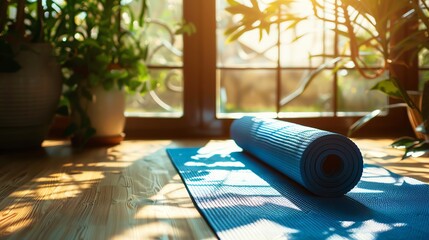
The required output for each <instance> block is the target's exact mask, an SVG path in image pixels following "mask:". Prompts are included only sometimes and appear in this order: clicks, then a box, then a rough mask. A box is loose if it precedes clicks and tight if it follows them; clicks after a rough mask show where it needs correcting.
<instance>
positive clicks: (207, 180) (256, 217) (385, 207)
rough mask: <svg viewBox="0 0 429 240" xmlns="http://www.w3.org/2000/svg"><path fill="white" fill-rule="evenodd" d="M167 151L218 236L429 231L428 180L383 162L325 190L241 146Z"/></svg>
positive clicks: (395, 235) (424, 234)
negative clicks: (339, 190) (331, 192)
mask: <svg viewBox="0 0 429 240" xmlns="http://www.w3.org/2000/svg"><path fill="white" fill-rule="evenodd" d="M167 151H168V153H169V155H170V158H171V159H172V160H173V163H174V164H175V166H176V168H177V169H178V171H179V173H180V175H181V177H182V179H183V181H184V183H185V185H186V187H187V189H188V191H189V193H190V195H191V196H192V198H193V200H194V202H195V204H196V206H197V208H198V209H199V211H200V212H201V213H202V214H203V216H204V217H205V218H206V220H207V222H208V223H209V224H210V226H211V227H212V228H213V230H214V232H215V233H216V234H217V235H218V237H219V238H220V239H233V240H236V239H249V240H250V239H255V240H261V239H429V229H428V226H429V201H428V199H429V185H427V184H424V183H422V182H419V181H417V180H414V179H410V178H405V177H401V176H398V175H395V174H393V173H391V172H389V171H387V170H386V169H384V168H381V167H377V166H365V168H364V172H363V175H362V178H361V180H360V182H359V183H358V185H357V186H356V187H355V188H354V189H352V190H351V191H350V192H348V193H347V194H346V195H344V196H343V197H338V198H326V197H318V196H316V195H314V194H312V193H310V192H309V191H307V190H306V189H305V188H303V187H302V186H301V185H299V184H297V183H296V182H294V181H292V180H291V179H289V178H286V177H285V176H284V175H283V174H282V173H280V172H278V171H276V170H274V169H273V168H271V167H270V166H268V165H266V164H263V163H261V161H259V160H257V159H255V158H254V157H252V156H250V155H247V154H245V153H243V152H242V151H241V149H239V148H238V147H236V148H234V147H229V148H227V147H226V146H225V148H218V149H210V148H200V149H197V148H179V149H168V150H167Z"/></svg>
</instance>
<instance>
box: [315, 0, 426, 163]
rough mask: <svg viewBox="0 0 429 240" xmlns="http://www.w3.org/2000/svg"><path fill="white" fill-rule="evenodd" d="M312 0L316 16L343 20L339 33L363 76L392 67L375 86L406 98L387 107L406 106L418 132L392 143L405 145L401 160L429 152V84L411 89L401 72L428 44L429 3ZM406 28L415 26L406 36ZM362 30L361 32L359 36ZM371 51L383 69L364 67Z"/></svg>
mask: <svg viewBox="0 0 429 240" xmlns="http://www.w3.org/2000/svg"><path fill="white" fill-rule="evenodd" d="M311 1H312V4H313V7H314V8H313V9H314V13H315V16H317V17H318V18H319V19H322V20H324V21H332V20H330V19H329V18H327V17H325V16H328V15H329V14H331V15H332V14H337V15H339V16H340V17H341V18H342V19H343V21H338V22H336V24H337V25H336V28H335V31H338V32H339V33H340V34H341V35H342V36H344V37H346V38H347V40H348V42H349V44H348V46H349V49H348V50H349V53H350V54H349V55H348V56H347V57H348V59H350V60H351V61H352V62H353V64H354V66H355V69H357V70H358V72H359V73H360V74H361V75H362V76H363V77H364V78H367V79H375V78H377V77H380V76H382V74H384V72H386V71H389V73H390V77H389V78H387V79H385V80H382V81H380V82H378V83H377V84H376V85H375V86H373V87H372V90H378V91H381V92H383V93H385V94H387V95H388V96H389V97H392V98H396V99H400V100H401V101H402V102H403V104H401V103H399V104H392V105H389V106H386V107H385V109H388V108H394V107H401V106H406V107H407V108H408V115H409V117H410V121H411V123H412V127H413V128H414V129H415V130H416V136H417V138H414V137H405V138H400V139H398V140H397V141H395V142H394V143H393V144H392V146H393V147H399V148H405V149H406V151H405V154H404V156H403V158H407V157H410V156H413V155H414V156H417V155H421V154H424V153H425V152H429V142H428V141H429V138H428V133H429V82H428V81H426V83H425V84H424V86H423V87H422V89H421V91H420V92H416V91H407V89H406V88H405V86H404V82H403V81H404V79H402V81H401V80H400V78H401V77H400V72H399V71H397V69H402V71H404V69H406V68H410V67H412V65H413V64H415V61H414V59H415V58H416V56H417V55H418V54H419V52H420V51H421V50H422V49H427V48H428V47H429V15H428V11H429V8H428V5H427V3H426V2H425V1H422V0H416V1H408V0H398V1H395V4H392V2H391V1H388V0H383V1H372V0H360V1H352V0H342V1H341V2H340V3H334V2H331V5H330V6H327V5H326V2H327V1H325V6H322V5H320V3H319V1H317V0H311ZM328 5H329V3H328ZM404 29H411V30H412V31H410V32H411V34H409V35H406V36H404V33H403V32H402V31H403V30H404ZM359 31H360V32H361V34H357V33H358V32H359ZM362 32H363V34H362ZM401 32H402V33H401ZM398 36H399V37H398ZM368 49H371V50H372V51H374V52H376V53H377V54H378V55H379V59H381V60H382V64H381V67H380V68H378V69H377V70H375V71H368V70H365V69H368V68H367V66H366V65H365V62H366V61H365V57H366V55H365V54H364V52H365V51H367V50H368ZM405 71H406V70H405ZM382 110H383V109H377V110H374V111H373V112H371V113H369V114H368V115H366V116H364V117H362V118H361V119H360V120H358V121H357V122H355V123H354V124H353V125H352V126H351V127H350V131H349V135H351V134H352V133H353V132H355V131H356V130H358V129H359V128H361V127H362V126H363V125H365V124H366V123H367V122H368V121H370V120H371V119H373V118H374V117H376V116H377V115H378V114H380V113H381V112H382Z"/></svg>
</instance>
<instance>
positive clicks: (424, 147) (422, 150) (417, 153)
mask: <svg viewBox="0 0 429 240" xmlns="http://www.w3.org/2000/svg"><path fill="white" fill-rule="evenodd" d="M427 153H429V142H427V141H424V142H421V143H419V144H416V145H414V146H412V147H410V148H408V149H407V150H406V151H405V154H404V155H403V156H402V159H407V158H410V157H421V156H423V155H425V154H427Z"/></svg>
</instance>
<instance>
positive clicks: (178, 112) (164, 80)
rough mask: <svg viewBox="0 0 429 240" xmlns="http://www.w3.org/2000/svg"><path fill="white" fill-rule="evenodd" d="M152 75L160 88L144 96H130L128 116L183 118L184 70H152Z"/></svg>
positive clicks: (128, 99)
mask: <svg viewBox="0 0 429 240" xmlns="http://www.w3.org/2000/svg"><path fill="white" fill-rule="evenodd" d="M150 75H151V78H152V79H156V80H157V82H158V84H159V86H158V87H157V88H156V89H155V90H153V91H150V92H149V93H148V94H145V95H144V96H140V95H139V94H135V95H130V96H128V98H127V106H128V108H127V115H128V116H147V117H153V116H155V117H181V116H182V115H183V71H182V69H157V70H151V71H150ZM148 88H150V86H148Z"/></svg>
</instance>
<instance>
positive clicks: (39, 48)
mask: <svg viewBox="0 0 429 240" xmlns="http://www.w3.org/2000/svg"><path fill="white" fill-rule="evenodd" d="M54 5H55V4H54V3H53V2H52V1H45V4H44V5H43V4H42V1H25V0H16V1H13V0H6V1H1V2H0V149H22V148H32V147H40V146H41V143H42V142H43V140H44V139H45V137H46V135H47V133H48V130H49V127H50V124H51V121H52V119H53V116H54V114H55V110H56V108H57V105H58V101H59V97H60V94H61V74H60V68H59V65H58V63H57V61H56V58H55V57H54V54H53V50H52V47H51V44H50V43H49V41H50V40H51V38H52V37H53V35H54V31H55V26H56V23H57V22H56V16H57V15H56V10H55V7H54Z"/></svg>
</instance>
